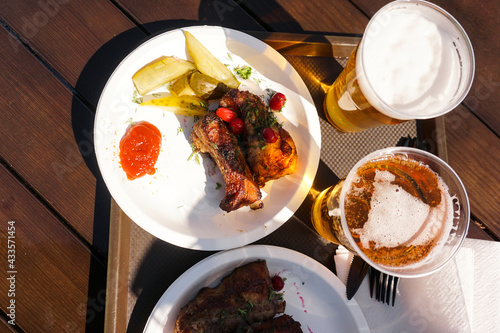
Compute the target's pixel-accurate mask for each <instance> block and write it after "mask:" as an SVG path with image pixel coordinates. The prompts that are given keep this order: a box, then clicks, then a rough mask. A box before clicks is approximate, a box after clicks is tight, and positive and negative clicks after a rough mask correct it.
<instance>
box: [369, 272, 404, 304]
mask: <svg viewBox="0 0 500 333" xmlns="http://www.w3.org/2000/svg"><path fill="white" fill-rule="evenodd" d="M369 275H370V297H371V298H373V297H374V296H375V299H376V300H377V301H379V302H382V303H387V304H388V305H390V304H391V303H392V306H394V301H395V300H396V291H397V288H398V283H399V278H398V277H397V276H392V275H388V274H385V273H382V272H380V271H378V270H376V269H375V268H373V267H370V271H369ZM374 292H375V295H374ZM391 298H392V302H391Z"/></svg>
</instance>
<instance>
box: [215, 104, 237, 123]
mask: <svg viewBox="0 0 500 333" xmlns="http://www.w3.org/2000/svg"><path fill="white" fill-rule="evenodd" d="M215 114H216V115H218V116H219V117H220V118H221V119H222V120H224V121H225V122H228V123H229V122H231V120H233V119H234V118H236V112H234V111H233V110H231V109H228V108H218V109H217V110H216V111H215Z"/></svg>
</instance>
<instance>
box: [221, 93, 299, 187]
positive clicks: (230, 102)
mask: <svg viewBox="0 0 500 333" xmlns="http://www.w3.org/2000/svg"><path fill="white" fill-rule="evenodd" d="M219 105H220V106H221V107H226V108H229V109H232V110H233V111H234V112H236V113H237V114H238V117H239V118H241V119H243V120H244V122H245V131H244V134H243V135H244V140H243V141H242V142H240V147H241V148H242V150H243V153H244V155H245V158H246V161H247V163H248V166H249V167H250V170H251V171H252V174H253V176H254V179H255V181H256V182H257V184H258V185H259V186H260V187H263V186H264V185H265V183H266V182H267V181H269V180H273V179H278V178H281V177H283V176H285V175H288V174H292V173H293V172H295V168H296V165H297V149H296V147H295V143H294V141H293V139H292V137H291V136H290V134H289V133H288V132H287V131H286V130H285V129H284V128H283V127H282V126H281V124H280V123H279V122H278V121H277V120H276V117H275V116H274V113H273V112H272V111H270V110H269V107H268V106H267V105H266V103H265V102H264V101H263V100H262V99H261V98H260V97H259V96H257V95H254V94H252V93H250V92H248V91H239V90H238V89H231V90H230V91H229V92H228V93H226V94H225V95H224V96H223V97H222V99H221V100H220V102H219ZM265 128H272V129H273V130H274V131H275V133H276V134H277V140H276V141H275V142H273V143H269V142H266V140H265V139H264V136H263V134H262V133H263V130H264V129H265Z"/></svg>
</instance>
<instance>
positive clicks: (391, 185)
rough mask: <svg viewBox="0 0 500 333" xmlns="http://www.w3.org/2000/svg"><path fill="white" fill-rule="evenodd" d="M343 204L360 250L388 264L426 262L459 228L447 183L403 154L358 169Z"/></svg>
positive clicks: (397, 265)
mask: <svg viewBox="0 0 500 333" xmlns="http://www.w3.org/2000/svg"><path fill="white" fill-rule="evenodd" d="M343 204H344V214H345V219H346V221H347V225H348V227H349V231H350V233H351V234H352V236H353V238H354V241H355V242H356V244H357V246H358V247H359V249H360V250H361V251H363V252H364V253H365V254H366V255H367V256H368V257H369V258H370V259H371V260H372V261H374V262H376V263H378V264H381V265H385V266H395V267H399V266H408V265H414V264H417V263H419V262H421V261H424V260H425V259H426V258H427V257H428V256H429V255H430V253H431V252H432V250H433V249H434V248H435V247H439V246H442V245H443V243H444V242H445V241H446V240H447V238H448V235H449V234H450V231H451V228H452V227H453V218H454V202H453V199H452V197H451V196H450V194H449V191H448V187H447V186H446V184H445V183H444V182H443V180H442V179H441V177H439V176H438V175H437V174H436V173H434V172H433V171H432V170H431V169H430V168H429V167H428V166H426V165H424V164H423V163H421V162H418V161H415V160H412V159H409V158H407V157H404V156H402V155H395V156H386V157H383V158H377V159H374V160H371V161H368V162H367V163H365V164H364V165H362V166H361V167H360V168H358V169H357V171H356V174H355V176H354V178H353V180H352V182H351V183H350V185H349V188H347V189H346V193H345V197H344V202H343Z"/></svg>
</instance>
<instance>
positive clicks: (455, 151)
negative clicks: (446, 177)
mask: <svg viewBox="0 0 500 333" xmlns="http://www.w3.org/2000/svg"><path fill="white" fill-rule="evenodd" d="M445 126H446V139H447V141H448V160H449V164H450V166H451V167H452V168H453V169H454V170H455V171H456V172H457V173H458V175H459V176H460V178H461V179H462V182H463V183H464V186H465V188H466V189H467V193H468V195H469V200H470V204H471V212H472V215H473V216H474V217H475V218H476V219H477V220H478V221H479V222H481V223H483V224H484V225H485V226H486V227H487V228H488V229H489V230H490V231H492V232H493V233H494V234H495V235H496V237H497V239H500V221H499V219H498V216H499V213H498V212H499V211H500V197H499V194H498V189H499V184H500V174H499V173H498V172H497V170H498V166H499V165H500V139H499V138H498V137H497V136H496V135H495V134H493V133H492V132H491V131H490V130H488V128H487V127H486V126H484V124H483V123H482V122H480V121H479V120H478V119H477V118H476V117H475V116H474V115H473V114H472V113H471V112H470V111H468V110H467V108H465V107H463V106H460V107H459V108H457V110H455V111H453V112H452V113H451V114H449V115H446V116H445Z"/></svg>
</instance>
